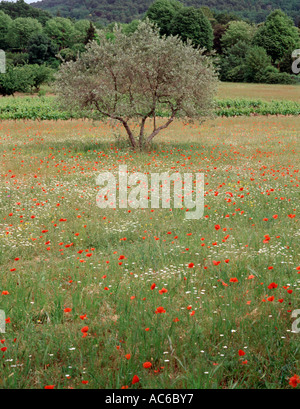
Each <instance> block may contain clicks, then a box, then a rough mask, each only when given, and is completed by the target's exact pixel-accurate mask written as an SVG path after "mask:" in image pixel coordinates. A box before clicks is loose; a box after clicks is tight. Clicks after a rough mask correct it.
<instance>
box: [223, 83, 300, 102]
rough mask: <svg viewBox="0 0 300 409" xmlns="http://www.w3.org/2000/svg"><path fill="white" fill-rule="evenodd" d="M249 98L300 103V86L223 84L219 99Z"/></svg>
mask: <svg viewBox="0 0 300 409" xmlns="http://www.w3.org/2000/svg"><path fill="white" fill-rule="evenodd" d="M229 96H230V98H232V99H234V98H247V99H262V100H265V101H272V100H281V101H282V100H288V101H296V102H300V85H281V84H245V83H232V82H222V83H221V85H220V88H219V92H218V98H228V97H229Z"/></svg>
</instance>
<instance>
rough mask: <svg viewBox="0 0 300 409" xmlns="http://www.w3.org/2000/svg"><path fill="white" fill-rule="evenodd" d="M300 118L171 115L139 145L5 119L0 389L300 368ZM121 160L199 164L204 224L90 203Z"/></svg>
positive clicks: (237, 377) (176, 383)
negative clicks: (143, 147) (149, 141)
mask: <svg viewBox="0 0 300 409" xmlns="http://www.w3.org/2000/svg"><path fill="white" fill-rule="evenodd" d="M1 103H2V101H1ZM299 125H300V120H299V118H275V117H270V118H266V117H257V118H255V117H253V118H244V117H243V118H219V119H217V120H215V121H208V122H206V123H205V124H204V125H202V126H199V125H198V124H197V123H195V124H193V125H184V124H182V123H181V122H179V121H175V122H174V124H172V126H171V127H170V128H169V129H168V130H167V131H165V132H164V133H163V134H162V135H161V136H160V137H159V138H158V139H157V141H156V142H155V145H154V146H153V147H152V149H151V151H149V152H143V153H139V152H134V151H132V150H130V149H129V148H128V146H127V144H126V142H125V141H124V140H123V139H122V138H123V136H124V133H123V131H122V129H121V128H119V127H116V128H115V129H114V130H111V129H110V128H109V127H108V126H107V125H105V124H103V123H101V122H96V123H95V122H91V121H77V120H74V121H42V122H38V121H28V120H26V121H22V122H21V121H16V122H14V121H2V123H1V124H0V179H1V180H0V195H1V196H0V197H1V206H0V265H1V270H0V309H2V310H4V311H5V313H6V316H7V317H9V318H10V323H8V324H7V325H6V333H5V334H0V339H2V340H3V339H4V340H5V341H4V342H3V344H1V345H0V346H1V347H7V350H6V351H5V352H3V353H2V355H1V358H0V359H1V361H0V367H1V371H0V388H7V389H12V388H44V387H45V386H46V385H54V386H55V388H70V387H74V388H84V389H86V388H121V387H122V386H128V387H129V388H133V389H136V388H147V389H149V388H270V389H275V388H278V389H281V388H282V389H284V388H291V386H289V378H290V377H291V376H293V375H294V374H298V375H299V374H300V366H299V358H300V353H299V336H300V335H299V334H297V333H292V332H291V329H292V323H293V320H292V319H291V311H293V310H295V309H299V308H300V305H299V289H300V285H299V284H300V280H299V278H300V276H299V274H298V271H297V270H296V268H297V266H299V264H300V263H299V255H298V253H299V213H298V211H299V210H298V207H299V173H298V169H299V159H298V158H299V156H298V152H299V136H300V135H299ZM117 134H119V138H120V140H119V141H118V142H117V141H116V139H115V137H114V135H117ZM120 164H126V165H127V166H128V170H129V172H130V173H131V172H133V171H141V172H144V173H146V174H148V172H150V173H151V172H162V171H163V170H164V171H167V172H169V173H171V172H174V171H175V170H179V171H180V172H203V173H204V174H205V183H206V185H205V191H206V196H205V210H204V216H205V217H203V218H202V219H200V220H194V221H189V220H186V219H185V214H186V209H185V208H183V209H182V210H181V209H173V211H169V209H155V210H154V211H153V212H152V211H151V209H145V210H142V209H130V208H129V209H118V208H117V209H116V210H113V209H107V210H103V209H102V210H101V209H99V208H98V207H97V206H96V205H95V200H96V195H97V189H96V181H95V180H96V176H97V175H98V174H99V172H102V171H104V170H105V171H107V170H110V171H112V172H113V173H116V172H117V170H118V166H119V165H120ZM227 192H230V193H231V195H232V196H231V195H230V194H228V193H227ZM149 194H150V192H149ZM128 210H131V212H130V213H129V212H128ZM274 215H277V218H274V217H273V216H274ZM293 215H295V216H293ZM32 216H34V218H33V217H32ZM265 219H267V220H265ZM62 220H65V221H62ZM217 225H220V229H218V230H217V229H216V228H215V226H217ZM265 235H269V236H270V241H269V242H267V243H264V239H265ZM69 245H70V246H69ZM79 251H80V252H81V251H82V252H81V253H79ZM88 255H91V256H90V257H88ZM121 255H122V256H124V258H122V257H121V258H120V256H121ZM17 258H18V259H19V260H16V259H17ZM213 260H215V261H220V262H221V263H220V264H219V265H217V266H215V265H214V264H213ZM225 260H227V261H228V262H225ZM120 263H121V264H120ZM189 263H193V264H194V267H192V268H189V267H188V266H189ZM270 267H273V268H272V269H270ZM251 275H252V276H253V277H252V278H249V276H251ZM232 278H237V280H238V281H237V282H231V281H230V279H232ZM272 282H275V283H276V284H277V285H278V287H277V288H275V289H269V288H268V286H269V285H270V283H272ZM153 283H155V284H156V288H155V289H154V290H151V285H152V284H153ZM224 284H225V285H224ZM106 287H107V288H108V290H106V289H105V288H106ZM162 288H166V289H167V290H168V292H166V293H162V294H160V293H159V290H161V289H162ZM288 290H292V293H289V292H288ZM3 291H7V292H8V293H9V294H8V295H4V294H5V293H4V294H3V295H1V294H2V292H3ZM270 296H274V297H275V298H274V301H268V298H269V297H270ZM281 299H282V300H283V301H282V302H278V300H281ZM160 306H162V307H163V308H164V309H165V311H166V312H165V313H161V314H156V313H155V311H156V309H157V308H158V307H160ZM190 307H191V309H190ZM65 308H71V309H72V311H71V312H69V313H66V312H64V309H65ZM192 311H194V314H193V315H191V312H192ZM84 314H86V319H85V320H82V319H81V318H80V316H82V315H84ZM176 318H178V321H177V320H175V319H176ZM174 320H175V321H174ZM84 326H88V328H89V329H88V332H87V336H86V337H82V335H83V333H82V332H81V329H82V328H83V327H84ZM147 328H149V331H146V329H147ZM239 350H243V351H244V352H245V355H244V356H239V353H238V352H239ZM127 354H130V355H131V357H130V359H129V360H128V359H126V357H125V355H127ZM246 361H247V362H246ZM145 362H151V363H152V367H151V368H150V369H145V368H144V367H143V363H145ZM134 375H138V377H139V379H140V382H139V383H137V384H135V385H132V383H131V382H132V378H133V376H134ZM82 380H86V381H88V384H83V383H82Z"/></svg>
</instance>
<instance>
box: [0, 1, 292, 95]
mask: <svg viewBox="0 0 300 409" xmlns="http://www.w3.org/2000/svg"><path fill="white" fill-rule="evenodd" d="M146 18H148V19H149V20H150V21H151V22H153V23H156V25H157V26H158V29H159V32H160V35H161V36H166V37H171V36H178V37H179V39H181V40H182V41H183V43H185V44H186V43H190V44H192V45H193V47H194V48H197V47H200V48H202V49H204V51H203V52H204V53H205V55H211V56H213V61H214V65H215V67H216V69H217V71H218V72H219V78H220V79H221V80H222V81H230V82H254V83H281V84H282V83H284V84H293V83H296V82H299V76H297V75H294V73H293V72H292V68H291V67H292V64H293V57H292V53H293V51H294V50H297V49H300V37H299V28H298V27H296V26H295V24H294V22H293V20H292V19H291V18H290V17H289V16H288V15H287V14H286V13H284V12H283V11H282V10H274V11H272V12H271V13H270V14H269V15H268V16H267V18H266V20H265V21H264V22H263V23H260V24H255V23H251V22H249V21H246V20H243V19H240V18H239V17H237V16H235V15H232V14H231V13H229V14H228V13H221V14H219V13H214V12H213V11H212V10H210V9H209V8H208V7H201V8H195V7H191V6H189V7H188V6H184V5H183V4H182V3H181V2H179V1H178V0H156V1H155V2H154V3H152V4H151V6H150V7H149V8H148V9H147V10H146V13H144V17H143V19H142V20H139V19H136V20H132V21H130V22H129V23H121V22H118V23H117V26H118V28H119V29H120V30H121V31H122V33H124V35H126V36H128V37H129V36H132V35H133V34H134V33H135V31H136V30H137V28H138V26H139V24H140V23H141V21H143V20H144V19H146ZM115 24H116V23H110V24H107V25H106V26H101V25H100V26H99V24H98V23H95V22H93V21H92V20H91V19H80V20H75V19H71V18H65V17H62V16H52V15H51V14H49V13H47V12H45V11H43V10H38V9H36V8H34V7H32V6H30V5H28V4H26V3H24V1H23V0H18V1H17V2H16V3H9V2H2V3H0V49H2V50H4V51H5V54H6V73H5V74H2V75H1V76H0V94H1V95H4V96H5V95H13V94H14V93H15V92H40V85H41V84H43V83H50V82H51V81H52V79H53V78H54V75H55V73H56V71H57V70H58V69H59V67H60V66H61V64H62V63H63V62H68V61H76V60H77V59H78V57H80V56H82V54H84V53H85V52H87V47H86V46H87V45H88V44H89V43H90V42H91V41H93V40H95V41H96V42H98V43H99V41H100V40H99V39H100V38H101V36H102V38H103V35H104V36H105V37H106V38H107V39H108V41H111V42H112V44H113V42H114V40H115V38H114V36H115V34H114V29H115ZM103 33H104V34H103ZM295 58H296V57H295Z"/></svg>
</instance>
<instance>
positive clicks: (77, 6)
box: [32, 0, 300, 24]
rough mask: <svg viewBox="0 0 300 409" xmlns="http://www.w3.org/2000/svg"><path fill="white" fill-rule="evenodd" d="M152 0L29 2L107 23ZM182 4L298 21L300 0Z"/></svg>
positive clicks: (191, 0) (187, 0) (138, 12)
mask: <svg viewBox="0 0 300 409" xmlns="http://www.w3.org/2000/svg"><path fill="white" fill-rule="evenodd" d="M152 3H153V0H42V1H39V2H36V3H32V5H33V6H34V7H37V8H39V9H43V10H46V11H49V12H51V13H52V14H53V15H59V16H62V17H72V18H75V19H85V18H88V19H92V20H93V21H99V22H101V23H103V24H107V23H109V22H112V21H118V22H122V23H129V22H130V21H131V20H134V19H139V18H141V17H142V16H143V14H144V13H145V12H146V11H147V9H148V8H149V6H150V5H151V4H152ZM182 3H183V4H184V5H185V6H191V7H196V8H198V7H201V6H207V7H209V8H210V9H211V10H212V11H214V12H218V13H224V12H225V13H227V14H228V13H234V14H236V15H237V16H238V17H241V18H246V19H249V20H250V21H253V22H255V23H258V22H262V21H264V20H265V19H266V17H267V16H268V14H269V13H270V12H271V11H272V10H275V9H278V8H280V9H281V10H283V11H284V12H285V13H287V14H288V15H289V16H290V17H292V19H293V20H294V21H295V22H296V24H298V23H299V20H300V3H299V0H183V1H182Z"/></svg>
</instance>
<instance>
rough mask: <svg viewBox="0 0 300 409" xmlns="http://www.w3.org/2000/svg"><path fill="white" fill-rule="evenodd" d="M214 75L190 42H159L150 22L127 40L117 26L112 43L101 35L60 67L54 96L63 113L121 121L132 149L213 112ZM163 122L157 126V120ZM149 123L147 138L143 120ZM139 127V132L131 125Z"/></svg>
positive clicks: (166, 39) (172, 39)
mask: <svg viewBox="0 0 300 409" xmlns="http://www.w3.org/2000/svg"><path fill="white" fill-rule="evenodd" d="M217 81H218V80H217V74H216V72H215V70H214V68H213V64H212V60H211V59H210V58H209V57H207V56H205V55H204V54H203V50H201V49H199V48H194V47H193V46H192V44H191V42H189V41H188V42H186V43H183V42H182V41H181V40H180V39H179V38H178V37H174V36H169V37H165V36H163V37H161V36H160V34H159V29H158V28H157V27H156V26H154V25H153V23H150V22H149V21H148V20H146V21H144V22H141V23H140V24H139V26H138V28H137V30H136V31H135V32H134V33H132V34H131V35H126V34H124V33H123V32H122V29H121V28H120V27H118V26H115V29H114V36H113V38H112V39H109V38H107V36H106V34H105V32H99V41H98V42H96V41H93V42H90V43H89V44H88V45H87V46H86V51H85V52H84V53H82V54H81V56H80V57H79V58H78V59H77V60H76V61H71V62H67V63H65V64H62V66H61V68H60V71H59V73H58V75H57V81H56V91H57V93H58V95H59V97H60V101H61V103H62V105H63V106H64V107H67V108H68V109H73V110H77V111H80V110H81V111H82V110H84V111H86V110H88V111H90V112H93V114H95V112H97V113H99V117H101V118H103V117H107V118H112V119H114V120H118V121H120V122H121V123H122V124H123V126H124V128H125V130H126V132H127V135H128V137H129V140H130V143H131V145H132V147H133V148H136V147H139V148H142V147H143V146H144V145H148V144H149V143H151V141H152V140H153V138H154V137H155V136H156V135H157V134H158V133H159V132H160V131H161V130H163V129H165V128H167V127H168V126H169V125H170V124H171V123H172V122H173V120H174V119H175V117H179V118H180V117H181V118H189V119H193V118H200V117H206V116H208V115H210V114H211V113H212V111H213V96H214V93H215V89H216V85H217ZM162 111H164V112H165V113H166V114H165V115H164V116H165V117H166V118H165V119H164V121H163V123H162V124H160V125H158V124H157V121H156V117H157V114H158V113H159V112H160V113H161V112H162ZM148 118H149V119H151V121H153V129H152V125H151V129H152V130H150V131H148V132H147V134H146V132H145V123H146V121H147V119H148ZM135 121H138V122H139V127H138V131H134V127H133V124H132V123H135Z"/></svg>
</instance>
